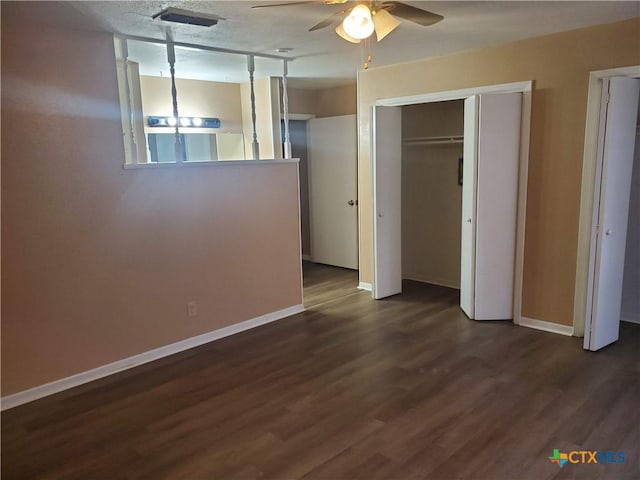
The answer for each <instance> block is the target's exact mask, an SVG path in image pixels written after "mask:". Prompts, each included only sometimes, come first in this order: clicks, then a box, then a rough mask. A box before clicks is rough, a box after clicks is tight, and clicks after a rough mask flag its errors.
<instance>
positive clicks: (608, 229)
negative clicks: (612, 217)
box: [604, 228, 613, 237]
mask: <svg viewBox="0 0 640 480" xmlns="http://www.w3.org/2000/svg"><path fill="white" fill-rule="evenodd" d="M612 233H613V232H612V231H611V229H610V228H607V229H606V230H605V231H604V234H605V235H606V236H607V237H608V236H609V235H611V234H612Z"/></svg>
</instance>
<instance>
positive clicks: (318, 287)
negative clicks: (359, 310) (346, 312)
mask: <svg viewBox="0 0 640 480" xmlns="http://www.w3.org/2000/svg"><path fill="white" fill-rule="evenodd" d="M302 271H303V275H302V277H303V280H304V306H305V308H310V307H315V306H317V305H320V304H323V303H325V302H330V301H332V300H335V299H337V298H340V297H344V296H346V295H352V294H354V293H358V292H359V291H360V290H358V271H357V270H349V269H347V268H338V267H331V266H329V265H322V264H320V263H312V262H303V263H302Z"/></svg>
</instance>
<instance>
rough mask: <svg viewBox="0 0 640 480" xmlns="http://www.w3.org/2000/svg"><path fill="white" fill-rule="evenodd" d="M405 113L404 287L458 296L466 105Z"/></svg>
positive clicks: (405, 110) (450, 104) (455, 102)
mask: <svg viewBox="0 0 640 480" xmlns="http://www.w3.org/2000/svg"><path fill="white" fill-rule="evenodd" d="M401 109H402V166H401V168H402V180H401V181H402V185H401V190H402V206H401V208H402V280H403V283H404V284H405V285H404V288H418V287H422V288H428V289H430V291H433V292H434V293H435V294H437V293H445V292H447V290H446V289H455V290H457V291H458V292H457V293H458V294H459V290H460V251H461V232H462V228H461V218H462V183H463V175H462V173H463V162H464V160H463V143H464V101H463V100H450V101H442V102H432V103H422V104H415V105H405V106H403V107H401ZM413 282H419V283H417V284H413V285H412V283H413ZM439 287H445V288H446V289H442V288H439Z"/></svg>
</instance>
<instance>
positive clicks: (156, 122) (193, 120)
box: [147, 116, 221, 128]
mask: <svg viewBox="0 0 640 480" xmlns="http://www.w3.org/2000/svg"><path fill="white" fill-rule="evenodd" d="M147 125H148V126H150V127H175V126H176V125H178V126H180V127H196V128H220V125H221V122H220V119H219V118H209V117H180V118H179V119H177V118H176V117H156V116H149V117H147Z"/></svg>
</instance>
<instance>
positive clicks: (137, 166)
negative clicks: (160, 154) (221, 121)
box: [122, 158, 300, 170]
mask: <svg viewBox="0 0 640 480" xmlns="http://www.w3.org/2000/svg"><path fill="white" fill-rule="evenodd" d="M298 162H300V159H299V158H290V159H285V160H282V159H280V160H275V159H274V160H209V161H204V162H182V163H176V162H162V163H125V164H124V165H123V167H122V168H124V169H125V170H156V169H164V168H192V167H223V166H229V165H243V166H251V165H277V164H281V163H294V164H295V163H298Z"/></svg>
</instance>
